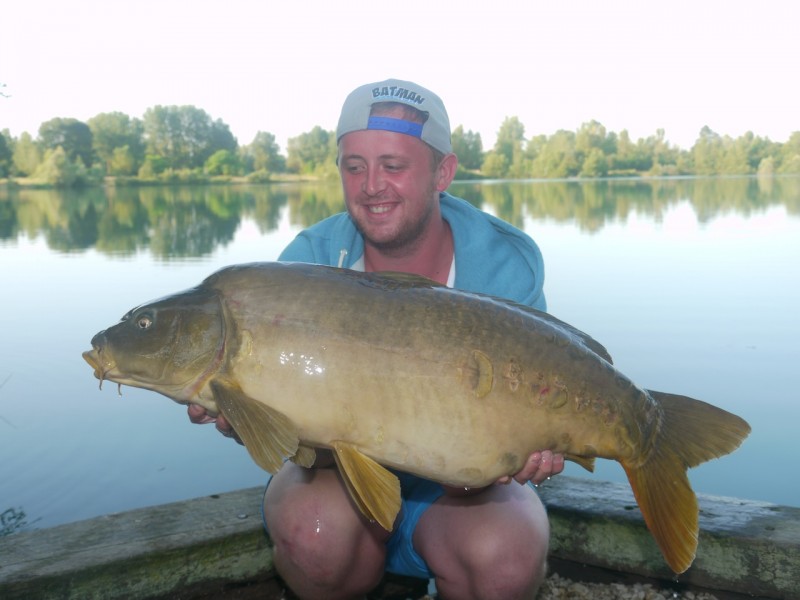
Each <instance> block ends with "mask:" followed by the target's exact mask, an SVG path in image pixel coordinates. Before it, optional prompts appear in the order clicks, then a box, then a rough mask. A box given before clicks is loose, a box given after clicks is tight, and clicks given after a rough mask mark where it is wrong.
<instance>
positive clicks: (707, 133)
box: [691, 125, 723, 175]
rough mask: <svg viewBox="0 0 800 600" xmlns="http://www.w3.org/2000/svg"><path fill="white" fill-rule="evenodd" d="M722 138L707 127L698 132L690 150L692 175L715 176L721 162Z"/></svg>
mask: <svg viewBox="0 0 800 600" xmlns="http://www.w3.org/2000/svg"><path fill="white" fill-rule="evenodd" d="M722 154H723V148H722V137H721V136H720V135H719V134H718V133H716V132H714V131H712V130H711V128H710V127H709V126H708V125H705V126H703V128H702V129H701V130H700V136H699V137H698V138H697V141H696V142H695V143H694V146H692V149H691V156H692V162H693V165H694V173H695V174H696V175H715V174H717V173H718V172H719V167H720V163H721V162H722Z"/></svg>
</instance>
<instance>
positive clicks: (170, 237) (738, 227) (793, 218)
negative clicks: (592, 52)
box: [0, 178, 800, 531]
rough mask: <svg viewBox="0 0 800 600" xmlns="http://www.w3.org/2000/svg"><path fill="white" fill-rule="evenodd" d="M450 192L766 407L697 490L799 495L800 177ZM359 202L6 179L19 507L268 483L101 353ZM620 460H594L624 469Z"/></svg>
mask: <svg viewBox="0 0 800 600" xmlns="http://www.w3.org/2000/svg"><path fill="white" fill-rule="evenodd" d="M451 191H453V192H454V193H455V194H457V195H461V196H463V197H465V198H467V199H468V200H470V201H471V202H473V203H474V204H476V205H478V206H480V207H482V208H483V209H484V210H487V211H489V212H492V213H494V214H496V215H499V216H500V217H502V218H504V219H506V220H508V221H511V222H513V223H514V224H516V225H518V226H520V227H523V228H524V229H525V230H526V231H527V232H529V233H530V234H531V235H532V236H533V237H534V238H535V239H536V240H537V242H538V243H539V245H540V246H541V248H542V251H543V253H544V256H545V263H546V266H547V278H546V285H545V289H546V293H547V297H548V303H549V308H550V311H551V312H552V313H553V314H554V315H556V316H558V317H560V318H561V319H564V320H566V321H568V322H570V323H572V324H573V325H575V326H577V327H579V328H580V329H583V330H584V331H586V332H588V333H590V334H591V335H592V336H594V337H595V338H596V339H598V340H599V341H600V342H602V343H603V344H604V345H605V346H606V347H607V348H608V350H609V351H610V353H611V355H612V356H613V357H614V359H615V363H616V365H617V366H618V367H619V368H620V369H621V370H622V371H623V372H625V373H626V374H627V375H629V376H631V377H632V378H633V379H634V380H635V381H636V382H637V383H639V384H640V385H642V386H644V387H648V388H652V389H657V390H663V391H670V392H675V393H682V394H687V395H691V396H695V397H697V398H701V399H704V400H707V401H709V402H712V403H714V404H717V405H719V406H721V407H723V408H726V409H728V410H731V411H733V412H736V413H738V414H740V415H741V416H743V417H744V418H746V419H747V420H748V421H749V422H750V424H751V425H752V426H753V433H752V434H751V436H750V438H748V440H747V441H746V442H745V443H744V445H743V446H742V448H741V449H740V450H739V451H737V452H736V453H734V454H733V455H731V456H729V457H726V458H724V459H722V460H718V461H713V462H712V463H708V464H706V465H703V466H701V467H699V468H697V469H694V470H693V471H692V472H691V479H692V482H693V485H694V487H695V489H696V490H697V491H699V492H704V493H710V494H718V495H726V496H739V497H745V498H749V499H757V500H764V501H769V502H776V503H780V504H790V505H795V506H800V483H798V480H797V478H796V476H795V475H794V473H795V471H796V465H795V464H794V463H795V462H796V460H795V456H796V455H797V433H796V431H797V423H799V422H800V394H798V391H797V383H796V377H795V375H796V372H797V368H798V365H800V353H799V352H798V350H797V343H798V342H797V341H798V340H800V316H798V307H800V267H799V266H798V265H800V179H798V178H778V179H766V180H759V179H755V178H738V179H697V180H694V179H683V180H681V179H678V180H653V181H614V182H600V183H597V182H595V183H576V182H546V183H545V182H513V183H508V182H503V183H500V182H495V183H483V184H456V185H454V186H453V187H452V188H451ZM342 206H343V204H342V200H341V193H340V191H339V189H338V186H337V185H335V184H333V185H311V184H308V185H295V186H290V185H274V186H252V187H250V186H247V187H245V186H243V187H219V188H215V187H207V188H145V189H124V190H111V191H107V192H104V191H100V190H91V191H84V192H80V193H59V192H54V191H41V190H40V191H30V190H29V191H19V192H14V193H11V194H9V193H7V192H2V191H0V273H2V279H0V290H1V291H0V325H2V332H3V334H2V338H0V339H1V340H2V341H0V359H1V360H0V386H2V387H0V514H3V513H4V518H5V521H6V522H5V525H6V528H8V527H9V525H8V523H9V522H11V521H12V520H13V519H14V518H16V519H17V521H16V523H17V524H19V523H20V521H24V523H27V526H29V527H30V526H33V527H42V526H51V525H55V524H59V523H63V522H68V521H73V520H78V519H83V518H87V517H92V516H96V515H99V514H103V513H108V512H115V511H120V510H125V509H130V508H134V507H139V506H145V505H152V504H158V503H163V502H168V501H173V500H178V499H184V498H189V497H194V496H200V495H205V494H211V493H217V492H224V491H228V490H232V489H238V488H241V487H246V486H253V485H260V484H263V483H264V481H265V476H264V474H263V473H262V472H261V471H260V470H259V469H258V468H257V467H255V466H254V465H253V464H252V463H251V461H250V459H249V457H248V455H247V453H246V452H245V450H244V449H243V448H241V447H240V446H238V445H237V444H235V443H233V442H231V441H230V440H228V439H225V438H223V437H222V436H221V435H219V434H218V433H217V432H216V431H215V430H214V429H213V427H212V426H198V425H192V424H190V423H189V421H188V419H187V417H186V413H185V408H184V407H181V406H179V405H177V404H174V403H173V402H171V401H169V400H168V399H166V398H164V397H162V396H159V395H157V394H155V393H152V392H145V391H142V390H136V389H133V388H123V390H122V395H121V396H119V395H118V393H117V389H116V386H114V385H108V384H107V385H106V386H104V388H103V389H102V391H99V390H98V385H97V381H96V380H95V379H94V377H93V376H92V373H91V369H90V368H89V366H88V365H87V364H85V363H84V361H83V360H82V358H81V352H82V351H83V350H86V349H88V348H89V340H90V339H91V337H92V335H94V334H95V333H96V332H97V331H98V330H100V329H103V328H105V327H107V326H109V325H111V324H113V323H114V322H116V321H117V320H119V318H120V316H122V314H124V313H125V312H126V311H127V310H128V309H129V308H131V307H133V306H134V305H137V304H139V303H141V302H143V301H146V300H150V299H152V298H155V297H159V296H162V295H165V294H169V293H172V292H175V291H178V290H181V289H184V288H187V287H190V286H192V285H195V284H196V283H198V282H199V281H200V280H201V279H202V278H204V277H205V276H206V275H208V274H209V273H211V272H212V271H214V270H216V269H217V268H219V267H222V266H224V265H227V264H231V263H237V262H247V261H253V260H274V259H275V258H276V257H277V256H278V254H279V252H280V250H281V249H282V248H283V247H284V246H285V245H286V244H287V243H288V242H289V241H290V240H291V239H292V238H293V237H294V235H295V234H296V233H297V232H298V231H299V230H300V229H301V228H302V227H304V226H307V225H310V224H312V223H314V222H316V221H317V220H318V219H321V218H323V217H325V216H328V215H329V214H332V213H333V212H337V211H339V210H341V208H342ZM461 268H463V267H461ZM600 463H601V464H600V465H599V468H598V472H597V474H596V475H594V476H590V475H588V474H587V476H589V477H597V478H603V479H612V480H616V481H624V475H623V474H622V470H621V469H620V468H619V467H617V465H616V464H615V463H611V462H609V461H600ZM567 472H568V473H569V474H571V475H579V476H582V475H583V473H584V472H583V471H581V470H580V468H578V467H576V466H574V465H570V466H569V467H568V470H567ZM9 509H11V510H10V511H9ZM4 511H5V512H4ZM23 513H24V515H23ZM0 525H3V523H0ZM0 531H2V529H0Z"/></svg>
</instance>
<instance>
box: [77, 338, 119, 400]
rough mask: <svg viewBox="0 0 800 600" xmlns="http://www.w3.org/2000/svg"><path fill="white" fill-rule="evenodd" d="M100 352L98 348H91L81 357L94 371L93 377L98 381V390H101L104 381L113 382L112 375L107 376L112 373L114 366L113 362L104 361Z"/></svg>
mask: <svg viewBox="0 0 800 600" xmlns="http://www.w3.org/2000/svg"><path fill="white" fill-rule="evenodd" d="M101 354H102V351H101V350H100V349H98V348H92V349H91V350H87V351H86V352H84V353H83V354H82V355H81V356H83V360H85V361H86V362H87V363H89V366H90V367H92V369H94V376H95V377H96V378H97V379H99V380H100V389H101V390H102V389H103V382H104V381H106V380H109V381H113V374H112V375H111V376H109V374H111V373H112V371H114V369H115V367H116V364H115V363H114V362H113V361H110V362H109V361H106V360H103V357H102V356H101Z"/></svg>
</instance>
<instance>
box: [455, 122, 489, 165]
mask: <svg viewBox="0 0 800 600" xmlns="http://www.w3.org/2000/svg"><path fill="white" fill-rule="evenodd" d="M450 139H451V142H452V144H453V153H454V154H455V155H456V156H458V163H459V164H460V165H461V166H462V167H464V168H465V169H480V168H481V164H482V163H483V142H482V141H481V134H480V133H475V132H473V131H472V130H471V129H470V130H469V131H466V132H465V131H464V127H463V126H462V125H459V126H458V127H456V128H455V129H454V130H453V133H452V135H451V136H450Z"/></svg>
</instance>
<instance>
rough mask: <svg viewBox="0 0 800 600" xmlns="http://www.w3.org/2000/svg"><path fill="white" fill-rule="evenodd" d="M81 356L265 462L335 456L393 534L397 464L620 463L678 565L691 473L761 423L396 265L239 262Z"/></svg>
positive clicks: (422, 467) (137, 315)
mask: <svg viewBox="0 0 800 600" xmlns="http://www.w3.org/2000/svg"><path fill="white" fill-rule="evenodd" d="M83 356H84V358H85V359H86V361H87V362H88V363H89V364H90V365H91V366H92V367H93V368H94V374H95V376H96V377H97V378H99V379H100V380H101V382H102V381H103V380H110V381H113V382H116V383H118V384H121V385H130V386H135V387H140V388H145V389H149V390H153V391H156V392H159V393H161V394H163V395H165V396H168V397H169V398H171V399H173V400H175V401H177V402H179V403H184V404H185V403H196V404H199V405H202V406H204V407H205V408H206V409H207V410H208V411H209V412H210V413H211V414H220V413H221V414H222V415H224V416H225V418H226V419H227V420H228V421H229V422H230V423H231V425H232V426H233V427H234V429H235V430H236V432H237V434H238V435H239V437H240V438H241V439H242V441H243V442H244V444H245V446H246V447H247V450H248V452H249V453H250V455H251V456H252V458H253V460H255V462H256V463H257V464H259V465H260V466H261V467H262V468H264V469H265V470H266V471H268V472H270V473H275V472H277V471H278V469H279V468H280V467H281V465H282V464H283V461H284V460H285V459H287V458H288V459H291V460H294V461H295V462H297V463H298V464H300V465H303V466H311V465H312V464H313V462H314V459H315V450H314V449H315V448H329V449H332V450H333V454H334V457H335V458H336V462H337V464H338V467H339V469H340V471H341V473H342V476H343V478H344V480H345V482H346V484H347V487H348V490H349V492H350V494H351V495H352V497H353V499H354V501H355V502H356V504H357V505H358V507H359V508H360V510H361V511H362V512H363V513H364V515H365V516H366V517H368V518H369V519H372V520H375V521H377V522H378V523H380V524H381V525H382V526H383V527H384V528H385V529H387V530H391V529H392V527H393V523H394V520H395V517H396V516H397V513H398V511H399V508H400V487H399V483H398V480H397V477H396V476H395V475H394V474H392V473H391V471H390V470H389V469H387V467H388V468H393V469H398V470H401V471H406V472H410V473H414V474H416V475H419V476H421V477H425V478H428V479H432V480H435V481H438V482H441V483H443V484H447V485H452V486H464V487H480V486H485V485H489V484H491V483H493V482H495V481H497V480H498V479H499V478H501V477H503V476H506V475H512V474H514V473H516V472H518V471H519V470H520V469H521V468H522V467H523V465H524V463H525V461H526V459H527V457H528V456H529V455H530V454H531V453H532V452H534V451H540V450H544V449H550V450H552V451H553V452H557V453H562V454H564V455H565V456H566V457H567V458H568V459H570V460H573V461H575V462H577V463H579V464H581V465H582V466H584V467H585V468H587V469H589V470H592V469H593V466H594V459H595V458H596V457H601V458H606V459H611V460H616V461H618V462H619V463H620V464H621V465H622V467H623V468H624V470H625V472H626V474H627V476H628V480H629V482H630V484H631V487H632V488H633V492H634V495H635V497H636V500H637V502H638V504H639V507H640V509H641V512H642V515H643V517H644V520H645V522H646V524H647V526H648V528H649V529H650V531H651V533H652V535H653V537H654V538H655V540H656V542H657V544H658V546H659V547H660V549H661V551H662V553H663V555H664V557H665V560H666V562H667V564H669V566H670V567H671V568H672V570H673V571H675V572H676V573H682V572H683V571H685V570H686V569H687V568H688V567H689V566H690V565H691V563H692V561H693V560H694V556H695V553H696V548H697V538H698V504H697V499H696V497H695V494H694V492H693V490H692V488H691V485H690V483H689V480H688V478H687V474H686V470H687V468H689V467H694V466H696V465H698V464H700V463H702V462H704V461H707V460H709V459H712V458H716V457H720V456H723V455H725V454H728V453H730V452H732V451H733V450H735V449H736V448H737V447H738V446H739V445H740V444H741V442H742V440H743V439H744V438H745V437H746V436H747V435H748V433H749V431H750V427H749V426H748V424H747V423H746V422H745V421H744V420H742V419H741V418H739V417H737V416H736V415H733V414H731V413H729V412H726V411H724V410H722V409H720V408H717V407H714V406H712V405H710V404H707V403H705V402H702V401H699V400H695V399H692V398H687V397H685V396H679V395H674V394H666V393H661V392H654V391H649V390H645V389H642V388H639V387H637V386H636V385H634V383H633V382H631V381H630V380H629V379H628V378H627V377H625V375H623V374H622V373H620V372H619V371H618V370H617V369H615V368H614V366H612V363H611V357H610V356H609V355H608V353H607V352H606V350H605V349H604V348H603V347H602V346H601V345H600V344H599V343H597V342H596V341H594V340H593V339H592V338H590V337H589V336H588V335H586V334H584V333H582V332H580V331H579V330H577V329H575V328H574V327H572V326H570V325H568V324H566V323H564V322H562V321H559V320H558V319H556V318H554V317H552V316H550V315H548V314H546V313H543V312H540V311H536V310H534V309H531V308H528V307H526V306H521V305H518V304H515V303H513V302H509V301H505V300H502V299H499V298H493V297H490V296H484V295H479V294H473V293H468V292H463V291H458V290H453V289H449V288H447V287H444V286H441V285H439V284H437V283H434V282H432V281H429V280H427V279H424V278H421V277H418V276H415V275H409V274H401V273H358V272H355V271H349V270H344V269H337V268H333V267H326V266H318V265H308V264H301V263H253V264H246V265H236V266H232V267H227V268H224V269H222V270H220V271H217V272H216V273H214V274H212V275H211V276H209V277H208V278H207V279H205V280H204V281H203V282H202V283H201V284H200V285H199V286H197V287H195V288H192V289H189V290H186V291H184V292H181V293H178V294H175V295H172V296H168V297H165V298H162V299H160V300H156V301H153V302H151V303H148V304H144V305H142V306H139V307H137V308H135V309H133V310H131V311H130V312H128V313H127V314H126V315H125V316H124V317H123V318H122V320H121V321H120V322H119V323H117V324H116V325H114V326H112V327H110V328H108V329H106V330H104V331H101V332H100V333H98V334H97V335H96V336H94V338H93V339H92V350H90V351H87V352H85V353H84V354H83Z"/></svg>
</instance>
